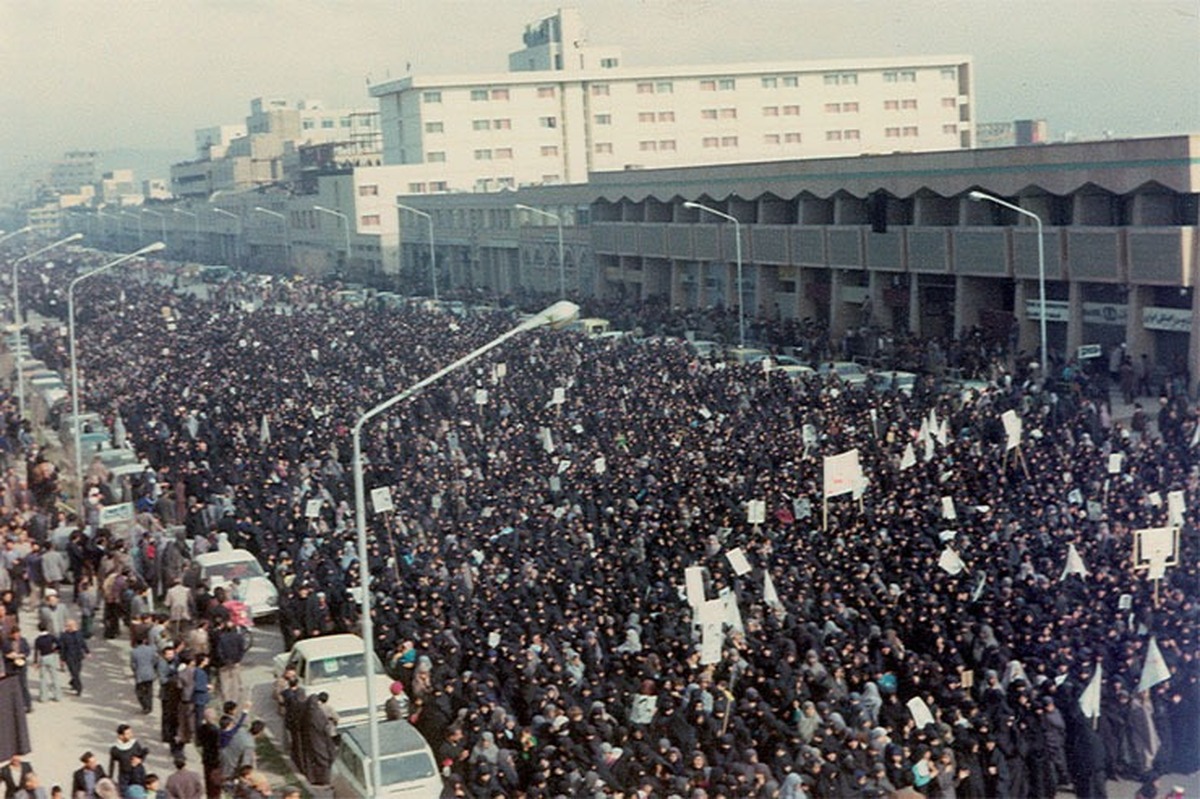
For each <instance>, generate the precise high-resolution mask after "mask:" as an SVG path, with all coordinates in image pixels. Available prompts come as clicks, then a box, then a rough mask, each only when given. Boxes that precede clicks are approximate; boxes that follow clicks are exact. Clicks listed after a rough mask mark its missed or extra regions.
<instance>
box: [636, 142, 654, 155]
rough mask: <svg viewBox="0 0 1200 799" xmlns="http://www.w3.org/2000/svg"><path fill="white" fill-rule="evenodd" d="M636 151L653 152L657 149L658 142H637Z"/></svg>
mask: <svg viewBox="0 0 1200 799" xmlns="http://www.w3.org/2000/svg"><path fill="white" fill-rule="evenodd" d="M638 149H639V150H641V151H642V152H644V153H645V152H654V151H656V150H657V149H658V142H656V141H640V142H638Z"/></svg>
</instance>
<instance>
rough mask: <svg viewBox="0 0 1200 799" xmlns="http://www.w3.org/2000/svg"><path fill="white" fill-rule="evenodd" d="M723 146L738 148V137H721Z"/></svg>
mask: <svg viewBox="0 0 1200 799" xmlns="http://www.w3.org/2000/svg"><path fill="white" fill-rule="evenodd" d="M721 146H722V147H737V146H738V137H737V136H722V137H721Z"/></svg>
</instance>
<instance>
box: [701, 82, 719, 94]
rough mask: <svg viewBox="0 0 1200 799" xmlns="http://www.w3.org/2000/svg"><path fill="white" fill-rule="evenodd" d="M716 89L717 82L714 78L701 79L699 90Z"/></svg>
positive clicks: (712, 90)
mask: <svg viewBox="0 0 1200 799" xmlns="http://www.w3.org/2000/svg"><path fill="white" fill-rule="evenodd" d="M716 90H717V82H716V81H715V80H702V81H700V91H702V92H715V91H716Z"/></svg>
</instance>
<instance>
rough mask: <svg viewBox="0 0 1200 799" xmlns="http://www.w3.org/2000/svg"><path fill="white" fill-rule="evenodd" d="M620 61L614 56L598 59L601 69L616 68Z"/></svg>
mask: <svg viewBox="0 0 1200 799" xmlns="http://www.w3.org/2000/svg"><path fill="white" fill-rule="evenodd" d="M620 63H621V62H620V60H619V59H616V58H601V59H600V68H601V69H616V68H617V67H618V66H620Z"/></svg>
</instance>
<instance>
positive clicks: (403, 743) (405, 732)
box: [342, 719, 429, 757]
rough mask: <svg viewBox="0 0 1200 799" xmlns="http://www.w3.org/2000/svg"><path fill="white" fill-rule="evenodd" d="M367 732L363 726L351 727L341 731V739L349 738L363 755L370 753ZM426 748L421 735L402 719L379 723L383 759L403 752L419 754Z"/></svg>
mask: <svg viewBox="0 0 1200 799" xmlns="http://www.w3.org/2000/svg"><path fill="white" fill-rule="evenodd" d="M368 732H369V730H368V728H367V725H365V724H363V725H360V726H357V727H351V728H350V729H348V730H344V731H342V739H343V741H344V740H345V739H347V738H349V739H350V740H352V741H353V742H354V745H355V747H356V748H357V749H358V750H359V751H360V752H363V753H364V754H365V753H367V752H370V751H371V745H370V742H369V740H368ZM428 746H429V744H428V743H426V741H425V739H424V738H423V737H421V733H419V732H417V728H416V727H414V726H413V725H411V724H409V723H408V722H407V721H405V720H404V719H397V720H396V721H381V722H380V723H379V751H380V752H381V753H382V754H383V756H384V757H387V756H388V755H396V754H402V753H405V752H420V751H422V750H424V749H425V748H426V747H428Z"/></svg>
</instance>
